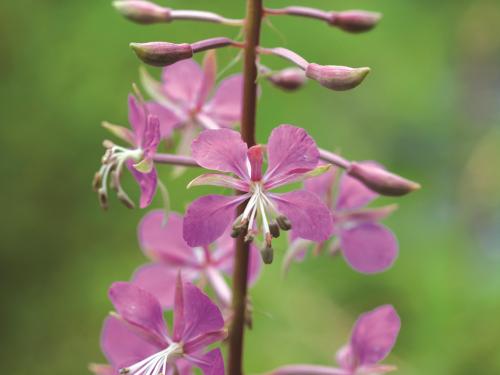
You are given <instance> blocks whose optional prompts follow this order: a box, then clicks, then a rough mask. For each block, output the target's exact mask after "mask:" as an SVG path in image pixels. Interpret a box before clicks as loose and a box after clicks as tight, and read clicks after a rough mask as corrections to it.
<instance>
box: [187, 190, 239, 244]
mask: <svg viewBox="0 0 500 375" xmlns="http://www.w3.org/2000/svg"><path fill="white" fill-rule="evenodd" d="M247 198H248V194H246V195H238V196H225V195H206V196H204V197H200V198H198V199H196V200H195V201H194V202H192V203H191V204H190V205H189V207H188V209H187V213H186V216H185V218H184V225H183V236H184V240H185V241H186V242H187V244H188V245H189V246H193V247H194V246H201V245H208V244H210V243H212V242H214V241H215V240H216V239H217V238H219V237H220V236H222V234H223V233H224V232H225V231H226V228H227V227H228V226H229V224H230V223H231V222H232V221H233V220H234V218H235V209H236V207H237V206H238V205H239V204H240V203H241V202H243V201H244V200H246V199H247Z"/></svg>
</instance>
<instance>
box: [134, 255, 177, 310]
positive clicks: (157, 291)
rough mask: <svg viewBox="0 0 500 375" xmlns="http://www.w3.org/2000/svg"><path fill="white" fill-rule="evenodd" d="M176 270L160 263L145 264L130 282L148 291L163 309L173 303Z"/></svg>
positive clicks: (166, 308) (168, 307) (169, 307)
mask: <svg viewBox="0 0 500 375" xmlns="http://www.w3.org/2000/svg"><path fill="white" fill-rule="evenodd" d="M176 278H177V270H175V268H172V267H168V266H164V265H161V264H155V263H152V264H145V265H143V266H141V267H139V268H138V269H137V270H136V271H135V272H134V275H133V276H132V283H133V284H134V285H137V286H138V287H140V288H142V289H144V290H146V291H148V292H149V293H151V294H152V295H153V296H155V297H156V299H157V300H158V301H159V302H160V304H161V306H162V308H163V309H165V310H168V309H171V308H172V306H173V305H174V293H175V280H176Z"/></svg>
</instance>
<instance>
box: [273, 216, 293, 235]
mask: <svg viewBox="0 0 500 375" xmlns="http://www.w3.org/2000/svg"><path fill="white" fill-rule="evenodd" d="M276 222H277V223H278V225H279V227H280V228H281V229H282V230H284V231H287V230H290V229H292V223H290V220H288V218H287V217H286V216H283V215H280V216H278V217H277V218H276Z"/></svg>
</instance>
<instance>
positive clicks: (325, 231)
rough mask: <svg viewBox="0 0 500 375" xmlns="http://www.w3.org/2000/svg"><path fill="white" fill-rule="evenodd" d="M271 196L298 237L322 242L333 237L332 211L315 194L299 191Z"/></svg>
mask: <svg viewBox="0 0 500 375" xmlns="http://www.w3.org/2000/svg"><path fill="white" fill-rule="evenodd" d="M269 196H270V197H272V199H273V200H274V201H275V202H276V203H277V204H278V209H279V211H280V212H281V213H283V214H284V215H285V216H286V217H287V218H288V219H289V220H290V222H291V223H292V228H293V231H294V232H295V235H297V236H298V237H301V238H304V239H306V240H311V241H316V242H322V241H326V240H327V239H328V238H329V237H330V236H331V234H332V231H333V224H332V217H331V214H330V210H328V207H326V205H325V204H324V203H323V202H321V200H320V199H319V198H318V197H317V196H316V195H314V194H313V193H310V192H308V191H305V190H297V191H292V192H290V193H285V194H269Z"/></svg>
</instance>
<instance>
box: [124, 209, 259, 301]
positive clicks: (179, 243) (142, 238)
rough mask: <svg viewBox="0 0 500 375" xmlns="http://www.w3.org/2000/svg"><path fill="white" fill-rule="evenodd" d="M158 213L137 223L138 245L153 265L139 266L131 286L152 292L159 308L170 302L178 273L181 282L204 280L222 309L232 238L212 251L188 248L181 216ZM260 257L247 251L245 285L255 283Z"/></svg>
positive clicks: (227, 293) (221, 241)
mask: <svg viewBox="0 0 500 375" xmlns="http://www.w3.org/2000/svg"><path fill="white" fill-rule="evenodd" d="M167 220H168V221H166V220H165V214H164V212H163V211H161V210H156V211H152V212H150V213H148V214H146V216H145V217H144V218H143V219H142V221H141V223H140V224H139V228H138V232H139V233H138V234H139V243H140V245H141V249H142V251H143V252H144V254H145V255H146V256H147V257H149V258H150V259H151V260H152V261H153V263H150V264H146V265H144V266H141V267H140V268H139V269H138V270H137V271H136V272H135V274H134V277H133V281H132V282H133V283H134V284H135V285H138V286H140V287H141V288H143V289H145V290H147V291H149V292H150V293H152V294H153V295H154V296H155V297H156V298H158V300H159V301H160V303H161V304H162V306H163V307H164V308H166V309H168V308H171V307H172V305H173V303H174V292H175V287H174V286H175V279H176V277H177V274H178V272H179V270H181V271H182V275H183V276H184V278H185V279H189V280H191V281H193V280H200V279H201V281H206V282H208V284H209V285H210V286H211V288H212V289H213V290H214V292H215V294H216V296H217V298H218V300H219V301H220V303H221V306H222V307H223V308H225V309H226V308H228V307H229V306H230V302H231V289H230V288H229V286H228V285H227V283H226V280H225V279H224V276H223V275H225V274H226V275H230V276H231V274H232V267H233V261H234V251H235V246H234V239H233V238H231V237H230V236H229V233H226V234H225V235H224V236H223V237H221V238H220V239H219V240H218V241H217V242H216V243H215V244H214V245H215V246H214V247H213V249H211V247H209V246H207V245H205V246H201V247H189V246H188V245H187V244H186V242H185V241H184V239H183V238H182V220H183V217H182V216H181V215H179V214H176V213H170V214H169V215H168V219H167ZM260 266H261V260H260V255H259V253H258V251H257V249H256V248H255V247H253V246H252V248H251V258H250V270H249V282H250V283H253V282H255V281H256V279H257V277H258V275H259V272H260Z"/></svg>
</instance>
